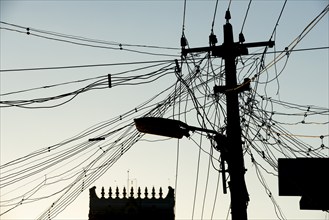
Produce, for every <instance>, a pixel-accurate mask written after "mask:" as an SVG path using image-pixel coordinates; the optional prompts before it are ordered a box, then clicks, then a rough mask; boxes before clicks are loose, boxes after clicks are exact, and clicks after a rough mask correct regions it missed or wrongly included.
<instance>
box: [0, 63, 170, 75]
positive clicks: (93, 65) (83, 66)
mask: <svg viewBox="0 0 329 220" xmlns="http://www.w3.org/2000/svg"><path fill="white" fill-rule="evenodd" d="M167 62H173V60H151V61H138V62H125V63H103V64H87V65H73V66H53V67H32V68H21V69H3V70H0V72H20V71H38V70H59V69H75V68H90V67H103V66H126V65H138V64H150V63H167Z"/></svg>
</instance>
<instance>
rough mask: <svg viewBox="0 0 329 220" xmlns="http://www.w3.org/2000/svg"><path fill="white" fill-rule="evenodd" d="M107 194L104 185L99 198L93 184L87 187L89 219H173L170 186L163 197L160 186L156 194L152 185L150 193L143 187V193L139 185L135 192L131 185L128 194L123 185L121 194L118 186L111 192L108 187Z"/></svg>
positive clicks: (173, 198) (172, 196)
mask: <svg viewBox="0 0 329 220" xmlns="http://www.w3.org/2000/svg"><path fill="white" fill-rule="evenodd" d="M107 194H108V195H107V196H105V191H104V187H102V190H101V197H100V198H99V197H98V196H97V194H96V187H95V186H94V187H92V188H90V189H89V197H90V200H89V220H112V219H113V220H132V219H143V220H151V219H152V220H154V219H157V220H174V219H175V214H174V207H175V196H174V189H173V188H172V187H170V186H169V187H168V193H167V195H166V196H165V197H163V193H162V188H160V189H159V193H158V195H156V193H155V189H154V187H153V188H152V190H151V192H150V193H149V192H148V189H147V188H145V190H144V192H143V195H142V193H141V189H140V188H139V187H138V190H137V193H136V194H135V193H134V189H133V187H132V188H131V189H130V192H129V195H128V193H127V192H126V188H125V187H124V188H123V191H122V195H120V192H119V189H118V187H117V188H116V190H115V192H112V188H111V187H110V188H109V191H108V193H107ZM105 197H107V198H105Z"/></svg>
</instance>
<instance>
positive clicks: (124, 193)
mask: <svg viewBox="0 0 329 220" xmlns="http://www.w3.org/2000/svg"><path fill="white" fill-rule="evenodd" d="M122 195H123V198H126V196H127V192H126V187H123V193H122Z"/></svg>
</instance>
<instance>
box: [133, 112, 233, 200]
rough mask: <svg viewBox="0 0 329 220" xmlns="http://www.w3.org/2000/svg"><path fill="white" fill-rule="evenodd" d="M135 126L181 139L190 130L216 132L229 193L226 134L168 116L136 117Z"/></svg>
mask: <svg viewBox="0 0 329 220" xmlns="http://www.w3.org/2000/svg"><path fill="white" fill-rule="evenodd" d="M134 122H135V126H136V128H137V130H138V131H139V132H142V133H148V134H155V135H161V136H166V137H171V138H178V139H181V138H182V137H183V136H185V137H189V136H190V134H189V131H192V132H193V131H201V132H205V133H208V134H209V133H210V134H214V135H215V137H214V140H215V141H216V144H217V146H216V147H215V148H216V150H218V151H220V152H221V172H222V179H223V192H224V194H226V193H227V190H226V175H225V172H226V170H225V161H226V162H228V161H227V158H228V156H227V154H228V151H227V140H226V136H224V135H222V134H220V133H218V132H217V131H214V130H209V129H206V128H199V127H194V126H190V125H188V124H186V123H184V122H181V121H178V120H174V119H168V118H158V117H144V118H137V119H134Z"/></svg>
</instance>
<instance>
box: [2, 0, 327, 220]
mask: <svg viewBox="0 0 329 220" xmlns="http://www.w3.org/2000/svg"><path fill="white" fill-rule="evenodd" d="M0 2H1V8H0V10H1V11H0V20H1V23H0V27H1V29H0V43H1V47H0V53H1V54H0V58H1V60H0V61H1V62H0V69H1V72H0V77H1V78H0V79H1V80H0V83H1V84H0V85H1V87H0V89H1V91H0V93H1V96H0V97H1V106H0V107H1V108H0V110H1V115H0V116H1V121H0V123H1V124H0V125H1V157H0V158H1V166H2V169H1V182H2V183H1V184H3V185H1V186H2V187H1V204H0V205H1V206H0V208H1V211H0V212H1V213H5V212H6V213H5V214H3V215H2V216H0V219H8V220H9V219H37V218H39V217H42V218H43V219H46V217H47V215H48V213H50V215H51V218H53V219H88V211H89V210H88V209H89V206H88V205H89V204H88V203H89V191H88V189H89V188H91V187H92V186H96V187H97V189H96V192H97V193H98V195H99V196H100V192H101V187H103V186H104V187H105V189H106V192H107V190H108V188H109V187H112V188H114V187H116V186H118V187H119V188H120V191H121V192H122V188H123V187H127V185H128V184H129V187H131V186H133V187H134V188H137V187H141V188H142V189H144V188H145V187H148V188H149V190H150V189H151V188H152V187H153V186H154V187H155V188H156V191H158V189H159V188H160V187H162V188H163V191H164V194H165V195H166V193H167V187H168V186H172V187H173V188H175V190H176V207H175V214H176V219H227V218H228V219H230V214H229V212H230V210H229V206H230V194H229V193H228V194H223V190H222V181H221V177H220V179H219V178H218V172H217V171H216V170H215V168H216V169H218V168H219V167H218V166H219V163H218V161H217V160H216V159H218V157H219V153H218V152H212V150H211V146H210V140H209V139H208V138H207V137H206V136H205V135H199V134H197V133H195V134H192V135H191V137H190V138H183V139H181V140H179V141H178V140H176V139H167V138H164V137H159V136H154V135H144V136H139V134H138V133H137V132H136V130H135V128H134V126H133V124H132V123H133V119H134V118H138V117H142V116H144V115H145V114H147V113H149V112H150V111H151V109H155V110H154V111H152V112H151V113H152V115H156V116H163V117H165V118H175V119H180V120H182V121H184V122H186V123H188V124H190V125H194V126H201V125H202V124H200V115H199V116H198V114H197V110H196V105H199V108H198V110H199V111H200V112H201V115H202V114H204V115H205V114H206V115H207V118H209V119H210V120H211V124H210V122H209V123H208V121H207V122H206V126H207V128H208V129H213V128H217V129H219V128H221V127H222V126H223V124H224V123H225V122H224V118H225V110H224V115H223V111H222V109H221V108H224V109H225V102H223V100H225V99H224V97H223V96H219V97H217V99H219V100H220V101H219V102H216V98H215V97H214V95H213V90H212V89H213V86H214V85H215V84H216V83H217V84H218V83H219V82H223V79H222V78H220V77H221V76H220V75H221V74H220V73H221V71H223V65H222V61H221V58H216V59H208V58H207V56H206V55H207V54H206V53H203V54H194V56H193V59H194V60H193V59H192V57H189V59H188V62H187V63H185V62H183V66H181V68H182V78H183V79H184V80H186V82H187V81H188V80H191V81H189V83H190V84H189V89H186V86H185V85H186V84H184V83H182V84H181V83H179V81H178V77H177V76H176V75H175V62H174V60H175V59H180V52H181V51H180V38H181V36H182V29H183V20H185V23H184V34H185V37H186V38H187V40H188V43H189V47H191V48H193V47H206V46H208V37H209V34H210V32H211V26H212V22H213V17H214V11H215V5H216V1H186V10H185V19H183V15H184V1H178V0H177V1H176V0H173V1H139V0H136V1H133V0H132V1H48V0H47V1H15V0H13V1H5V0H1V1H0ZM248 4H249V1H247V0H243V1H241V0H240V1H235V0H233V1H231V5H230V12H231V16H232V19H231V20H230V23H231V24H232V25H233V31H234V38H235V41H237V40H238V34H239V33H240V31H241V29H242V25H243V21H244V18H245V15H246V11H247V8H248ZM328 4H329V1H328V0H312V1H306V0H305V1H304V0H303V1H302V0H300V1H298V0H294V1H287V3H286V4H285V1H282V0H280V1H265V0H257V1H252V2H251V4H250V9H249V12H248V15H247V17H246V19H245V23H244V26H243V34H244V37H245V39H246V43H247V42H257V41H268V40H269V39H270V37H271V35H272V33H273V35H272V40H275V48H268V50H267V52H269V53H268V54H267V55H266V58H265V60H264V66H265V67H266V68H265V69H263V70H262V71H260V60H261V57H262V56H261V54H262V53H263V51H264V48H252V49H250V50H249V53H250V54H254V56H252V55H249V56H245V57H241V58H239V59H237V68H238V70H237V74H238V80H239V82H242V81H243V79H244V78H245V77H249V78H251V77H253V76H254V75H255V74H260V77H259V78H257V79H255V80H254V81H253V82H252V83H251V87H252V89H253V90H252V92H250V93H245V94H244V95H242V96H241V100H240V103H244V102H245V101H246V100H247V98H248V97H253V98H254V100H253V103H254V109H252V110H250V109H249V110H250V112H252V113H250V114H251V115H253V117H249V116H245V117H246V119H249V123H250V129H247V128H246V127H244V128H243V129H244V130H243V131H245V133H244V132H243V134H244V135H245V136H246V137H247V138H248V139H249V140H250V141H252V143H250V145H249V147H248V148H245V150H246V151H245V167H246V169H247V172H246V176H245V178H246V183H247V188H248V192H249V196H250V203H249V205H248V216H249V219H278V218H279V217H278V215H279V216H280V218H284V219H329V214H328V213H325V212H322V211H309V210H300V209H299V200H300V197H282V196H279V195H278V183H277V179H278V178H277V170H276V169H275V166H276V162H277V159H278V158H282V157H285V156H287V157H307V156H308V155H307V153H308V152H307V149H308V148H310V149H312V151H311V152H310V156H312V157H317V156H318V157H329V149H328V148H327V147H328V146H329V137H328V134H329V127H328V121H329V118H328V109H329V95H328V94H329V89H328V84H329V78H328V75H329V74H328V73H329V65H328V60H329V49H328V46H329V28H328V27H329V17H328V13H324V17H323V18H322V19H319V20H316V21H318V23H316V24H315V23H313V24H314V27H313V28H312V29H306V32H307V34H306V32H303V30H305V28H307V27H308V28H310V26H308V25H309V24H310V22H311V21H312V20H313V19H315V18H316V17H317V16H318V15H319V14H320V13H321V11H323V10H324V9H325V7H326V6H327V5H328ZM228 5H229V1H222V0H220V1H219V2H218V8H217V13H216V16H215V21H214V34H216V35H217V39H218V44H217V45H220V44H221V43H222V42H223V24H225V22H226V21H225V19H224V15H225V11H226V10H227V8H228ZM283 6H285V7H284V10H283V11H282V15H281V17H280V19H279V20H278V18H279V15H280V12H281V10H282V8H283ZM327 12H328V11H327ZM277 21H279V22H278V25H277V26H276V23H277ZM275 27H276V29H275ZM27 28H29V29H28V30H27ZM274 29H275V30H276V31H275V32H273V30H274ZM308 31H309V32H308ZM27 32H29V34H27ZM300 34H302V38H299V40H301V41H300V42H298V44H296V45H295V44H291V43H292V42H294V43H297V41H294V40H295V39H298V38H297V37H298V36H299V35H300ZM304 34H306V35H304ZM87 44H88V45H89V46H88V45H87ZM120 44H121V47H122V49H123V50H120ZM292 45H293V46H295V47H294V48H291V46H292ZM153 46H156V47H153ZM286 47H288V50H291V49H293V50H292V51H287V52H289V55H287V54H286V53H284V54H283V55H282V57H279V54H280V52H281V51H284V50H285V48H286ZM275 51H276V52H277V53H273V52H275ZM145 52H146V53H145ZM275 56H277V57H275ZM203 58H204V59H203ZM278 58H282V59H280V60H278ZM287 58H289V59H287ZM202 59H203V60H202ZM201 60H202V62H201ZM273 60H275V61H277V62H275V65H271V64H272V61H273ZM179 63H180V64H181V62H179ZM98 64H104V65H98ZM85 65H91V66H89V67H86V66H85ZM92 65H95V66H92ZM196 65H200V70H201V75H200V76H199V75H193V76H192V75H191V74H194V73H195V66H196ZM50 67H63V68H53V69H51V68H50ZM68 67H70V68H68ZM73 67H74V68H73ZM36 68H40V69H36ZM14 69H21V70H16V71H13V70H14ZM22 69H23V70H22ZM30 69H34V70H30ZM10 70H12V71H10ZM158 70H160V71H158ZM108 74H111V76H112V78H111V80H112V87H111V88H108V78H107V75H108ZM145 74H148V75H145ZM143 75H144V76H143ZM138 77H142V78H138ZM148 77H149V78H148ZM85 79H90V80H85ZM96 82H97V83H98V84H95V83H96ZM146 82H148V83H146ZM176 82H177V83H176ZM205 82H206V83H205ZM93 83H94V84H93ZM55 85H56V86H55ZM175 85H176V86H175ZM180 85H182V89H183V90H184V89H185V90H184V91H188V92H189V93H188V94H189V95H186V94H187V93H186V92H185V93H183V94H182V95H181V96H179V95H177V96H173V97H174V98H175V99H170V100H169V101H168V95H170V94H175V93H173V91H176V94H178V92H179V91H180V90H179V86H180ZM87 86H88V87H87ZM184 86H185V87H184ZM169 87H170V88H169ZM81 88H85V90H84V91H80V92H77V93H74V94H78V95H77V96H76V97H75V98H74V99H72V100H70V98H72V97H73V96H67V97H64V98H61V95H63V94H67V93H71V92H74V91H77V90H79V89H81ZM167 88H169V89H167ZM27 90H28V91H27ZM89 90H92V91H89ZM191 91H192V92H191ZM10 93H12V94H10ZM192 94H194V95H195V97H196V98H197V100H198V102H199V103H198V104H196V103H195V102H193V101H192V100H191V99H193V96H192ZM156 95H158V96H156ZM155 96H156V97H155ZM261 96H262V97H263V98H264V100H265V101H264V100H262V98H261ZM51 97H56V98H58V99H56V100H50V99H51ZM151 98H154V99H151ZM35 99H38V100H35ZM23 100H26V101H29V100H35V101H39V103H38V102H34V103H30V104H29V105H24V104H28V102H24V101H23ZM173 100H174V101H173ZM271 100H274V101H271ZM5 101H10V102H5ZM41 101H44V102H41ZM164 101H168V102H170V103H171V105H169V104H168V102H164ZM194 101H195V100H194ZM6 103H7V104H6ZM276 103H277V104H276ZM284 103H293V104H296V105H291V104H284ZM22 104H23V105H22ZM59 104H61V105H59ZM160 104H161V105H160ZM9 105H16V106H12V107H8V106H9ZM17 105H18V106H17ZM57 105H58V106H57ZM297 105H298V106H297ZM291 106H293V108H290V107H291ZM308 106H310V109H309V111H307V107H308ZM26 107H28V108H26ZM203 110H204V111H203ZM249 110H248V111H249ZM266 111H267V113H268V112H270V113H271V112H275V114H274V115H273V120H276V121H277V123H276V124H277V125H279V126H281V127H280V128H283V129H285V130H280V131H279V130H277V128H276V130H275V132H278V133H280V134H282V135H281V138H282V139H281V140H283V142H285V143H286V145H284V144H282V145H280V144H274V145H269V144H267V145H265V144H262V142H261V141H258V140H259V139H261V138H262V137H260V136H259V134H260V135H264V134H265V135H266V132H265V133H262V132H264V130H261V132H260V133H259V134H257V126H258V125H257V122H259V123H261V122H262V120H264V119H265V118H267V117H268V115H266V114H267V113H266ZM241 112H244V113H245V114H246V115H247V110H246V109H245V110H243V111H241ZM302 121H304V122H305V123H301V122H302ZM121 127H123V129H121V130H118V129H119V128H121ZM273 129H274V128H273ZM289 132H291V135H287V134H288V133H289ZM285 135H286V136H285ZM321 135H323V136H324V138H323V139H321V138H320V136H321ZM99 136H102V137H106V138H105V140H104V141H101V142H97V143H95V142H88V139H89V138H94V137H99ZM253 138H254V139H253ZM251 139H252V140H251ZM136 140H138V141H137V143H135V142H136ZM271 140H272V139H271ZM284 140H285V141H284ZM289 140H290V141H289ZM321 144H324V146H325V147H324V148H319V147H320V146H321ZM200 146H201V147H202V150H200ZM298 147H301V149H298ZM314 149H317V150H314ZM177 152H178V154H177ZM257 152H260V154H259V155H258V154H257ZM262 152H264V154H265V159H264V158H262V156H261V154H262ZM251 153H252V155H253V156H254V157H255V160H256V161H257V163H258V164H259V165H258V166H257V165H255V164H252V163H251V155H250V154H251ZM209 154H211V155H212V156H213V159H210V158H211V157H210V156H209ZM32 156H33V157H32ZM19 158H21V159H19ZM93 161H94V162H93ZM177 161H178V163H177ZM212 162H213V163H212ZM271 165H274V167H272V166H271ZM263 168H264V169H265V170H266V171H268V172H266V171H265V170H264V169H263ZM257 170H258V171H259V172H261V174H260V173H258V175H257ZM25 174H26V176H25ZM273 174H274V175H273ZM323 175H328V174H327V172H326V171H325V170H324V174H323ZM262 178H263V180H265V181H266V183H265V182H263V184H262V183H261V181H260V179H262ZM218 179H219V180H220V181H219V182H218ZM264 184H265V185H266V186H267V190H266V189H265V187H264V186H263V185H264ZM70 187H71V188H70ZM217 189H218V190H217ZM66 190H68V191H67V193H65V191H66ZM70 190H71V191H70ZM216 192H217V194H216ZM69 193H72V196H68V195H69ZM269 194H270V195H271V197H269ZM70 195H71V194H70ZM273 199H274V200H273ZM65 201H68V202H67V203H65ZM273 201H275V204H277V205H276V206H275V205H274V204H273ZM20 203H22V204H20ZM53 203H54V205H52V204H53ZM51 206H52V207H51ZM49 207H51V208H49ZM278 207H279V209H280V210H279V209H278ZM64 208H65V209H64ZM279 212H280V213H281V214H278V213H279Z"/></svg>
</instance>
